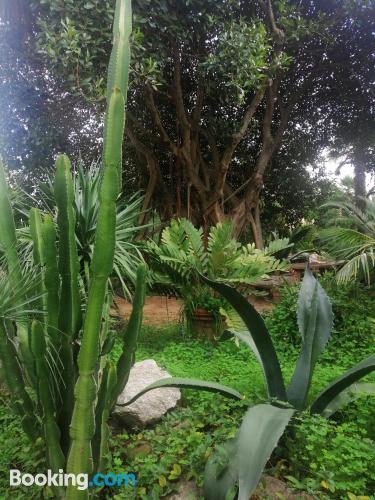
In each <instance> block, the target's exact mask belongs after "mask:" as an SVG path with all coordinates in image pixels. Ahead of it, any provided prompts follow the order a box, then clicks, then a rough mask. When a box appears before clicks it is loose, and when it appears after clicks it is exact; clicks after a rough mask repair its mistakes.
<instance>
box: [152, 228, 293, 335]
mask: <svg viewBox="0 0 375 500" xmlns="http://www.w3.org/2000/svg"><path fill="white" fill-rule="evenodd" d="M288 247H290V244H289V241H288V240H287V239H284V240H274V241H272V242H271V243H270V244H269V246H268V247H266V248H265V249H264V250H259V249H257V248H255V245H253V244H248V245H241V244H240V243H238V242H237V241H236V240H235V239H233V237H232V226H231V224H230V222H225V223H223V224H217V225H216V226H213V227H212V228H211V229H210V232H209V234H208V237H207V244H205V241H204V235H203V230H202V229H197V228H195V227H194V226H193V224H192V223H191V222H190V221H188V220H187V219H180V220H178V221H176V220H173V221H172V222H171V224H170V226H168V227H167V228H165V229H164V231H163V233H162V236H161V243H160V244H157V243H156V242H155V241H152V240H150V241H149V242H148V243H147V247H146V250H147V253H148V256H149V258H150V265H151V268H152V270H153V275H152V278H153V281H154V283H155V285H156V287H158V288H160V287H162V288H163V289H164V290H165V289H166V290H168V291H171V290H172V291H174V292H175V293H177V294H178V295H179V296H181V297H182V298H183V300H184V312H185V315H186V317H187V321H188V325H189V320H190V318H191V314H192V311H193V310H194V309H195V308H196V307H202V305H201V303H202V297H203V298H204V300H203V303H204V304H205V305H206V307H207V308H208V309H209V310H212V312H214V313H215V314H216V313H217V312H218V309H220V307H219V308H218V307H216V305H217V300H216V302H215V304H214V307H213V308H210V302H212V301H210V299H209V297H210V296H212V295H213V293H212V291H211V290H210V288H209V287H208V286H207V284H206V283H205V281H204V279H202V274H204V275H206V276H209V277H210V278H212V279H216V280H220V281H223V282H226V283H238V284H240V285H242V286H243V287H247V285H250V284H252V283H255V282H256V281H258V280H260V279H265V278H267V277H269V275H270V274H271V273H274V272H276V271H285V270H286V269H287V263H286V261H281V260H278V259H277V258H275V257H274V254H276V253H278V252H280V251H281V250H283V249H285V248H288ZM222 305H223V306H224V303H223V304H222Z"/></svg>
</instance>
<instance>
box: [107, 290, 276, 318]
mask: <svg viewBox="0 0 375 500" xmlns="http://www.w3.org/2000/svg"><path fill="white" fill-rule="evenodd" d="M115 303H116V308H117V311H118V312H117V314H118V315H119V316H121V317H122V318H124V319H128V318H129V315H130V313H131V310H132V306H131V304H130V303H129V302H127V301H126V300H125V299H123V298H122V297H118V296H117V297H115ZM251 303H252V304H253V305H254V307H255V308H256V309H257V310H258V311H259V312H260V313H262V312H269V311H271V309H272V302H270V301H269V300H266V299H264V298H260V297H252V298H251ZM181 307H182V302H181V301H180V300H177V299H175V298H174V297H170V298H168V297H162V296H152V297H146V301H145V307H144V309H143V318H144V319H143V321H144V323H145V324H146V325H163V324H165V323H177V322H178V321H179V320H180V319H181ZM113 314H114V315H116V312H115V310H113Z"/></svg>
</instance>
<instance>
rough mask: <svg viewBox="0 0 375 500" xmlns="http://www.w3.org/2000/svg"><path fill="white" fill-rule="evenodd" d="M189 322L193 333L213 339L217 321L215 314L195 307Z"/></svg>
mask: <svg viewBox="0 0 375 500" xmlns="http://www.w3.org/2000/svg"><path fill="white" fill-rule="evenodd" d="M191 324H192V330H193V333H194V334H195V335H196V336H197V337H199V338H204V339H208V340H211V341H214V340H215V335H216V334H217V321H216V319H215V316H214V315H213V314H212V313H211V312H210V311H207V309H202V308H199V309H195V310H194V311H193V312H192V315H191Z"/></svg>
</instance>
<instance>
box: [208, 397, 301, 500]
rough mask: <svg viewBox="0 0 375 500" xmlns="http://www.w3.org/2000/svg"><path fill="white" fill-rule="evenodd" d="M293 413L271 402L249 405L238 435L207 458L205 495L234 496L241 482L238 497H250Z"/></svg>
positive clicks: (216, 499)
mask: <svg viewBox="0 0 375 500" xmlns="http://www.w3.org/2000/svg"><path fill="white" fill-rule="evenodd" d="M293 413H294V410H293V409H289V408H278V407H276V406H273V405H270V404H260V405H256V406H253V407H252V408H249V410H248V411H247V412H246V414H245V417H244V419H243V421H242V424H241V427H240V428H239V430H238V432H237V435H236V437H235V438H234V439H232V440H230V441H228V442H227V443H226V444H225V445H224V447H221V448H219V450H218V453H217V454H216V455H214V456H213V457H212V458H211V459H210V460H209V461H208V462H207V466H206V470H205V479H204V490H205V498H207V500H227V499H229V498H234V497H235V493H236V491H235V486H236V485H238V488H239V493H238V499H239V500H248V499H249V498H250V496H251V494H252V493H253V491H254V490H255V488H256V486H257V484H258V482H259V479H260V477H261V475H262V472H263V469H264V466H265V465H266V463H267V460H268V459H269V457H270V456H271V453H272V451H273V450H274V448H275V447H276V445H277V443H278V441H279V439H280V437H281V435H282V434H283V432H284V430H285V428H286V426H287V425H288V423H289V420H290V419H291V417H292V416H293Z"/></svg>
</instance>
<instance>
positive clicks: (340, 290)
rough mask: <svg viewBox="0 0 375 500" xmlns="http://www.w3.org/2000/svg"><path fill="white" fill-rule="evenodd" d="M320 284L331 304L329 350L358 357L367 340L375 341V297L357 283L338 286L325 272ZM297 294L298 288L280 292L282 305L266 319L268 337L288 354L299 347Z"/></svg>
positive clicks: (285, 288)
mask: <svg viewBox="0 0 375 500" xmlns="http://www.w3.org/2000/svg"><path fill="white" fill-rule="evenodd" d="M320 281H321V284H322V286H323V287H324V289H325V290H326V292H327V294H328V296H329V298H330V301H331V303H332V310H333V318H334V320H333V330H332V335H331V339H330V345H331V348H333V347H335V348H337V347H339V346H342V347H345V348H346V350H347V352H350V354H351V355H352V353H353V351H354V350H356V352H359V353H360V352H361V350H363V348H364V347H365V348H366V346H367V345H368V340H369V339H371V338H375V314H373V311H374V310H375V297H372V296H371V295H370V294H369V292H368V289H367V287H366V286H365V285H363V284H361V283H359V282H357V281H353V282H349V283H338V282H337V281H336V280H335V279H334V273H333V272H326V273H325V274H324V275H323V276H322V277H321V280H320ZM298 291H299V286H298V285H291V286H284V287H283V288H281V301H280V303H278V304H275V305H274V307H273V309H272V312H271V314H270V315H269V316H268V317H267V318H266V324H267V328H268V330H269V332H270V334H271V337H272V339H273V340H274V342H276V343H277V345H278V347H279V348H280V349H281V348H284V349H287V350H289V349H290V346H291V345H293V346H296V347H297V346H299V345H300V344H301V340H302V339H301V336H300V335H299V331H298V326H297V302H298ZM280 325H282V328H280Z"/></svg>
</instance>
